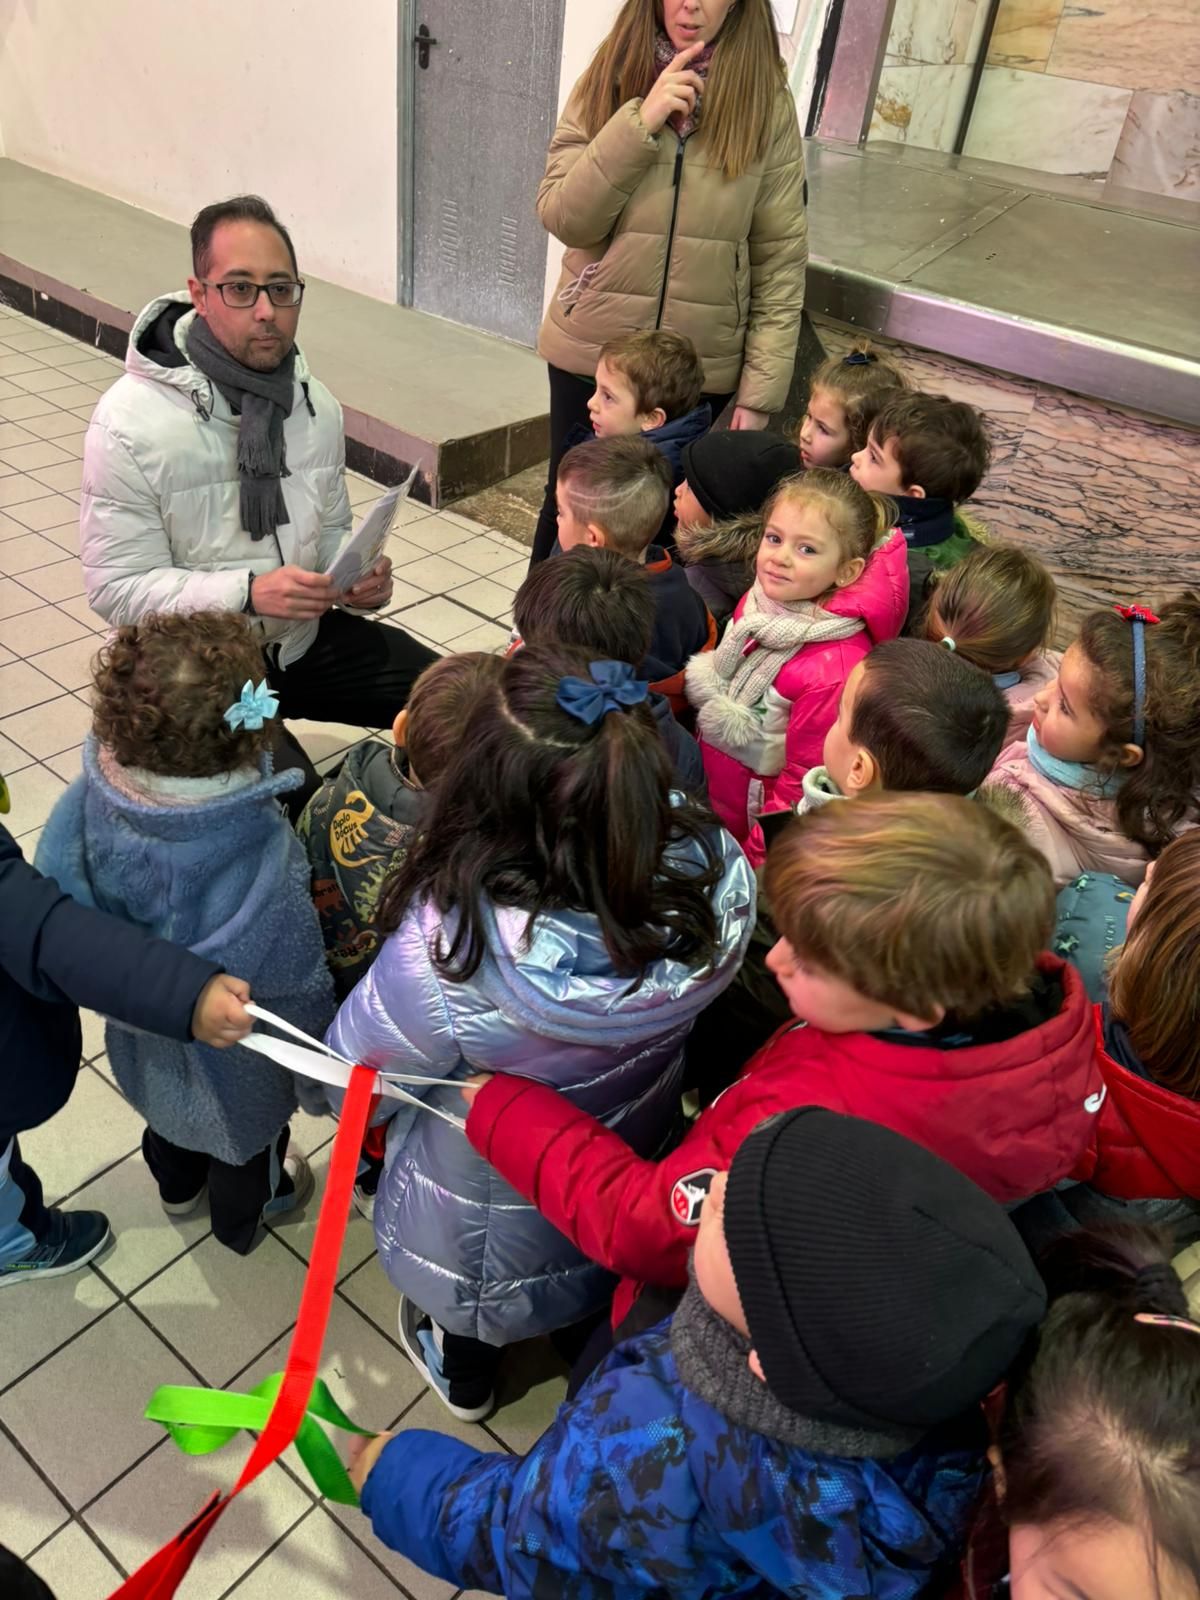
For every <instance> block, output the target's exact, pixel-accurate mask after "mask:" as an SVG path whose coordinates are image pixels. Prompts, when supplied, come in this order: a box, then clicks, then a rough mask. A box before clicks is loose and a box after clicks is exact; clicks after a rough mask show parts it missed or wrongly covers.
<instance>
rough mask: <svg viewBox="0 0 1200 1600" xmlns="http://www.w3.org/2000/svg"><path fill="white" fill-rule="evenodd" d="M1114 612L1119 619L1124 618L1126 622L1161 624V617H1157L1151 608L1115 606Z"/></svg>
mask: <svg viewBox="0 0 1200 1600" xmlns="http://www.w3.org/2000/svg"><path fill="white" fill-rule="evenodd" d="M1113 610H1114V611H1115V612H1116V613H1117V615H1118V616H1119V617H1124V618H1125V621H1126V622H1161V621H1162V618H1161V617H1156V616H1155V615H1154V613H1153V611H1151V610H1150V608H1149V606H1114V607H1113Z"/></svg>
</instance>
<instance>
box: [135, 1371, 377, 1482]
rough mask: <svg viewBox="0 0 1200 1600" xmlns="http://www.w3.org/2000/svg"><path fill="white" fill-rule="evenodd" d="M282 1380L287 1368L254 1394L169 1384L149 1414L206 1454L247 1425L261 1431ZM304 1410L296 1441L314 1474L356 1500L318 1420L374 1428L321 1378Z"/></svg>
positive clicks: (194, 1451) (365, 1432)
mask: <svg viewBox="0 0 1200 1600" xmlns="http://www.w3.org/2000/svg"><path fill="white" fill-rule="evenodd" d="M282 1382H283V1373H282V1372H275V1373H272V1375H271V1376H270V1377H269V1378H264V1379H263V1381H262V1382H261V1383H260V1384H257V1385H256V1386H255V1387H254V1388H253V1389H251V1391H250V1393H249V1394H234V1393H231V1392H230V1391H229V1390H226V1389H192V1388H185V1387H182V1386H180V1385H178V1384H164V1385H163V1387H162V1388H161V1389H156V1390H155V1391H154V1393H153V1395H152V1396H151V1397H150V1404H149V1405H148V1406H147V1407H146V1410H145V1415H146V1416H147V1417H148V1418H149V1419H150V1421H151V1422H161V1423H162V1425H163V1426H164V1427H165V1428H166V1430H167V1432H168V1433H169V1434H170V1435H171V1438H172V1439H174V1441H175V1443H176V1444H177V1445H178V1446H179V1448H180V1449H181V1450H182V1451H183V1452H184V1454H185V1455H189V1456H206V1455H209V1454H211V1453H212V1451H214V1450H219V1449H220V1448H221V1446H222V1445H226V1444H228V1443H229V1441H230V1440H231V1439H232V1438H234V1437H235V1436H236V1435H237V1434H238V1433H239V1432H240V1431H241V1430H242V1429H243V1428H250V1429H253V1430H254V1431H255V1432H256V1433H257V1432H261V1430H262V1429H263V1428H264V1427H265V1426H266V1422H267V1417H268V1416H269V1415H270V1412H271V1407H272V1406H273V1405H274V1403H275V1396H276V1395H277V1394H278V1393H279V1386H280V1384H281V1383H282ZM305 1412H306V1415H305V1417H304V1420H303V1422H302V1423H301V1424H300V1427H299V1429H298V1431H297V1433H296V1439H295V1445H296V1449H297V1450H298V1451H299V1454H300V1459H301V1461H303V1463H304V1465H305V1467H306V1468H307V1469H308V1473H309V1476H310V1477H311V1478H312V1481H313V1482H314V1483H315V1484H316V1486H317V1488H318V1490H319V1491H320V1492H321V1494H323V1495H324V1496H325V1498H326V1499H327V1500H335V1501H337V1502H338V1504H339V1505H344V1506H356V1505H357V1504H358V1495H357V1494H356V1493H355V1489H354V1485H353V1484H352V1483H351V1482H350V1477H349V1474H348V1473H347V1471H346V1469H345V1467H344V1466H343V1465H342V1460H341V1457H340V1456H339V1455H338V1453H337V1451H336V1450H335V1449H334V1447H333V1442H332V1441H331V1440H330V1438H329V1436H328V1434H327V1433H326V1432H325V1430H324V1429H323V1428H321V1427H319V1426H318V1420H319V1421H320V1422H328V1423H331V1424H332V1426H333V1427H335V1428H341V1429H342V1430H343V1431H344V1432H346V1433H358V1434H361V1435H362V1436H363V1437H364V1438H367V1439H372V1438H374V1434H373V1433H372V1432H371V1430H370V1429H369V1428H360V1427H359V1426H358V1424H357V1423H354V1422H351V1421H350V1418H349V1417H348V1416H347V1415H346V1413H345V1412H344V1411H343V1410H342V1408H341V1406H339V1405H338V1403H337V1401H336V1400H335V1399H334V1398H333V1396H332V1395H331V1394H330V1392H329V1387H328V1385H327V1384H326V1383H325V1382H323V1380H322V1379H320V1378H318V1379H317V1380H316V1382H315V1383H314V1384H313V1388H312V1393H311V1394H310V1395H309V1397H308V1405H307V1406H306V1407H305Z"/></svg>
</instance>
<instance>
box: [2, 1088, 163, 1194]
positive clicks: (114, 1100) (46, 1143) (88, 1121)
mask: <svg viewBox="0 0 1200 1600" xmlns="http://www.w3.org/2000/svg"><path fill="white" fill-rule="evenodd" d="M143 1126H144V1124H143V1122H142V1119H141V1117H139V1116H138V1114H137V1112H136V1111H135V1110H134V1109H133V1107H132V1106H131V1105H130V1104H129V1103H128V1101H127V1100H125V1099H124V1097H123V1096H122V1095H120V1094H118V1093H117V1091H116V1090H115V1089H114V1088H113V1087H112V1085H111V1084H110V1083H108V1082H106V1080H105V1079H104V1078H102V1077H101V1076H100V1074H99V1073H98V1072H93V1071H92V1069H91V1067H85V1068H84V1069H83V1070H82V1071H81V1072H80V1074H79V1078H78V1080H77V1081H76V1084H75V1092H74V1093H73V1094H72V1096H71V1098H70V1099H69V1100H68V1101H67V1103H66V1105H65V1106H64V1107H63V1109H62V1110H61V1111H60V1112H59V1113H58V1114H57V1115H56V1116H55V1117H53V1118H51V1120H50V1121H49V1122H44V1123H43V1124H42V1126H41V1127H40V1128H35V1129H34V1130H33V1132H32V1133H23V1134H22V1135H21V1150H22V1152H23V1153H24V1156H25V1159H26V1161H28V1162H29V1164H30V1166H31V1167H36V1168H37V1171H38V1174H39V1175H40V1177H41V1180H42V1184H43V1187H44V1188H45V1190H46V1199H47V1201H48V1202H51V1203H53V1202H54V1201H56V1200H58V1199H60V1198H61V1197H62V1196H63V1195H67V1194H71V1193H72V1191H73V1190H75V1189H78V1188H80V1187H81V1186H82V1185H83V1184H85V1183H90V1182H91V1180H92V1179H93V1178H95V1177H97V1176H98V1175H99V1174H100V1173H101V1172H103V1171H104V1170H105V1168H106V1167H111V1166H112V1165H113V1163H114V1162H116V1161H120V1160H121V1158H122V1157H123V1156H127V1155H129V1153H130V1152H131V1151H133V1150H140V1149H141V1144H142V1128H143ZM151 1196H152V1197H153V1196H154V1191H153V1190H151ZM70 1203H71V1205H72V1206H74V1205H76V1203H77V1202H76V1201H75V1200H72V1201H71V1202H70ZM154 1203H155V1204H157V1197H154Z"/></svg>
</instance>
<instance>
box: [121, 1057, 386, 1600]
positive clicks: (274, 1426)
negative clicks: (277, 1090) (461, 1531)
mask: <svg viewBox="0 0 1200 1600" xmlns="http://www.w3.org/2000/svg"><path fill="white" fill-rule="evenodd" d="M374 1086H375V1070H374V1069H373V1068H367V1067H361V1066H360V1067H355V1069H354V1071H353V1073H352V1074H351V1076H350V1087H349V1088H348V1089H347V1091H346V1098H345V1101H344V1103H343V1105H342V1114H341V1121H340V1122H339V1123H338V1131H337V1137H336V1138H335V1139H334V1141H333V1155H332V1158H331V1160H330V1164H329V1179H328V1181H327V1183H326V1185H325V1198H324V1199H323V1200H322V1202H321V1212H320V1215H319V1217H318V1218H317V1235H316V1238H315V1240H314V1241H313V1250H312V1259H311V1261H310V1262H309V1264H308V1272H307V1273H306V1275H305V1278H304V1289H303V1292H302V1294H301V1296H300V1314H299V1316H298V1317H297V1319H296V1327H295V1331H294V1332H293V1334H292V1342H291V1345H290V1347H289V1349H288V1357H287V1366H286V1367H285V1369H284V1375H283V1383H282V1384H281V1385H280V1389H279V1394H278V1395H277V1396H276V1399H275V1404H274V1406H273V1407H272V1409H271V1415H270V1416H269V1417H268V1419H267V1425H266V1427H265V1428H264V1429H263V1431H262V1432H261V1433H260V1434H259V1436H258V1442H257V1443H256V1444H255V1446H254V1449H253V1450H252V1451H251V1454H250V1459H249V1460H248V1461H247V1462H246V1465H245V1467H243V1469H242V1475H241V1477H240V1478H239V1479H238V1481H237V1482H236V1483H235V1484H234V1486H233V1488H232V1489H231V1490H230V1491H229V1493H228V1494H225V1495H223V1494H221V1493H219V1492H218V1493H217V1494H214V1495H213V1497H212V1499H211V1500H209V1501H207V1502H206V1503H205V1504H204V1506H202V1507H201V1509H200V1511H198V1512H197V1514H196V1516H195V1517H194V1518H193V1519H192V1520H191V1522H189V1523H187V1524H186V1525H185V1526H184V1527H182V1528H181V1529H180V1530H179V1532H178V1533H177V1534H175V1536H174V1537H173V1538H171V1539H168V1541H167V1542H166V1544H165V1545H163V1547H162V1549H161V1550H158V1551H156V1552H155V1553H154V1555H152V1556H151V1557H150V1558H149V1560H148V1561H146V1562H144V1563H143V1565H142V1566H140V1567H139V1568H138V1570H137V1571H136V1572H135V1573H134V1574H133V1575H132V1577H130V1578H127V1579H126V1580H125V1582H124V1583H123V1584H122V1585H121V1587H120V1588H119V1589H117V1590H115V1591H114V1593H113V1594H112V1596H111V1597H110V1600H170V1597H171V1596H172V1595H173V1594H174V1593H175V1591H176V1589H178V1587H179V1585H180V1584H181V1583H182V1582H183V1580H184V1578H185V1577H186V1576H187V1571H188V1568H189V1567H190V1566H191V1564H192V1562H193V1561H194V1560H195V1558H196V1554H197V1552H198V1551H199V1549H200V1547H201V1545H202V1544H203V1543H204V1541H205V1539H207V1538H208V1536H209V1534H210V1533H211V1532H212V1531H213V1529H214V1528H215V1527H216V1525H217V1522H218V1521H219V1520H220V1518H221V1517H222V1516H223V1514H224V1513H225V1511H226V1510H227V1509H228V1507H229V1506H230V1505H231V1504H232V1502H233V1501H234V1499H235V1498H236V1497H237V1496H238V1495H239V1494H241V1492H242V1490H243V1489H246V1488H249V1486H250V1485H251V1484H252V1483H253V1482H254V1480H255V1478H257V1477H258V1476H259V1474H260V1473H263V1472H265V1471H266V1469H267V1468H268V1467H269V1466H270V1465H271V1463H272V1462H274V1461H276V1460H278V1458H279V1457H280V1456H281V1455H282V1454H283V1452H284V1451H285V1450H286V1449H287V1447H288V1445H290V1444H291V1442H292V1440H293V1439H294V1438H295V1437H296V1432H297V1430H298V1429H299V1427H300V1424H301V1422H303V1420H304V1416H305V1412H306V1410H307V1407H308V1400H309V1396H310V1395H311V1394H312V1387H313V1384H314V1383H315V1382H316V1377H317V1366H318V1364H319V1362H320V1359H321V1346H322V1345H323V1344H324V1342H325V1329H326V1327H327V1326H328V1323H329V1308H330V1305H331V1304H332V1301H333V1290H334V1285H335V1284H336V1282H337V1273H338V1258H339V1256H340V1255H341V1249H342V1240H343V1239H344V1238H345V1236H346V1224H347V1222H348V1220H349V1217H350V1199H351V1194H352V1191H353V1189H354V1179H355V1176H356V1174H357V1172H358V1160H359V1151H360V1150H361V1147H362V1141H363V1135H364V1133H365V1132H366V1127H367V1119H368V1117H369V1116H370V1113H371V1099H372V1090H373V1088H374Z"/></svg>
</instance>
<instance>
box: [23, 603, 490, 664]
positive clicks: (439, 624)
mask: <svg viewBox="0 0 1200 1600" xmlns="http://www.w3.org/2000/svg"><path fill="white" fill-rule="evenodd" d="M396 620H397V621H398V622H399V623H400V625H401V626H402V627H404V628H409V629H412V630H414V631H415V632H416V633H418V634H420V635H421V636H422V637H423V638H426V639H432V640H433V642H434V643H435V644H442V645H444V644H449V642H450V640H451V639H457V638H459V637H460V636H461V635H462V634H464V633H468V632H469V631H470V630H471V629H472V628H474V627H477V626H478V624H479V618H478V617H477V616H475V615H474V613H473V612H470V611H466V610H464V609H463V607H462V606H456V605H455V604H454V602H453V601H452V600H447V599H445V598H444V597H441V596H439V597H437V598H435V599H432V600H426V601H423V602H422V604H421V605H419V606H412V607H410V608H409V610H407V611H401V612H399V613H398V615H397V618H396ZM0 671H3V668H0Z"/></svg>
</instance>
